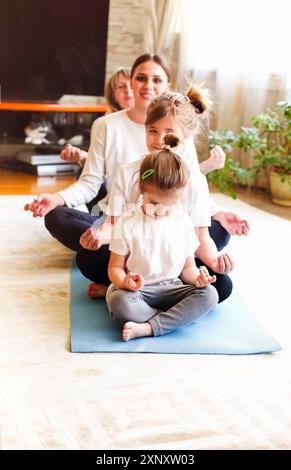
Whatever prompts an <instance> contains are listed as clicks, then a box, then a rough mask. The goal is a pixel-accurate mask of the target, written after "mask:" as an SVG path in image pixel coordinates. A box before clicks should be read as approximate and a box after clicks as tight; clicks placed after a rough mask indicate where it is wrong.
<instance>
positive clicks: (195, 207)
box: [105, 159, 211, 227]
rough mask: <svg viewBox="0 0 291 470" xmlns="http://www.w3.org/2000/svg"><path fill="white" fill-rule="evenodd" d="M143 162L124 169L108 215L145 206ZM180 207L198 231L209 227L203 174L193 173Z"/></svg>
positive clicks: (118, 175) (119, 172) (113, 189)
mask: <svg viewBox="0 0 291 470" xmlns="http://www.w3.org/2000/svg"><path fill="white" fill-rule="evenodd" d="M141 162H142V159H141V160H138V161H136V162H132V163H128V164H127V165H122V166H121V167H120V168H119V169H118V170H117V171H116V174H115V177H114V180H113V183H112V187H111V191H110V195H109V198H108V205H107V208H106V211H105V213H106V215H112V216H116V217H119V216H121V215H122V214H124V213H126V212H127V211H129V210H130V209H131V208H132V207H134V205H136V204H137V205H141V204H142V201H143V198H142V195H141V194H140V191H139V184H138V182H139V169H140V165H141ZM180 204H182V205H183V206H184V208H185V212H186V213H187V214H188V215H189V216H190V217H191V219H192V223H193V226H194V227H208V226H209V225H210V224H211V221H210V199H209V190H208V184H207V180H206V177H205V176H204V175H202V173H201V172H200V170H198V171H191V170H190V178H189V183H188V185H187V186H186V188H185V189H184V191H183V193H182V196H181V199H180Z"/></svg>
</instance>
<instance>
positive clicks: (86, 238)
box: [79, 227, 105, 251]
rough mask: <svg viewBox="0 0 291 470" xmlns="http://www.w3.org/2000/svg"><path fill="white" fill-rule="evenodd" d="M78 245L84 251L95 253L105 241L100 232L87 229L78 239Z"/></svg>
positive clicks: (90, 228) (91, 228)
mask: <svg viewBox="0 0 291 470" xmlns="http://www.w3.org/2000/svg"><path fill="white" fill-rule="evenodd" d="M79 241H80V245H81V246H82V247H83V248H85V249H86V250H91V251H97V250H99V248H100V247H101V246H102V245H104V244H105V243H104V242H105V240H104V239H103V234H102V231H101V230H98V229H95V228H93V227H89V228H88V229H87V230H86V231H85V232H84V233H83V234H82V235H81V237H80V240H79Z"/></svg>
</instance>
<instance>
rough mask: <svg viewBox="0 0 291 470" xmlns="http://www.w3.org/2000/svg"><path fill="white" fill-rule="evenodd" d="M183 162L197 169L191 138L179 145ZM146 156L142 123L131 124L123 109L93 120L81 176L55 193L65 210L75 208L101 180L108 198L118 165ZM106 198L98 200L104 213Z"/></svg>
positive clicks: (89, 198)
mask: <svg viewBox="0 0 291 470" xmlns="http://www.w3.org/2000/svg"><path fill="white" fill-rule="evenodd" d="M183 147H184V149H183V153H184V154H185V157H184V158H185V160H186V161H187V162H188V164H189V166H192V165H193V167H195V168H197V167H198V160H197V154H196V149H195V145H194V142H193V140H192V139H187V142H186V143H185V145H184V146H183ZM147 153H148V149H147V146H146V133H145V126H144V125H143V124H137V123H135V122H133V121H132V120H131V119H129V117H128V116H127V113H126V111H125V110H123V111H119V112H117V113H113V114H110V115H108V116H102V117H101V118H99V119H96V121H95V122H94V124H93V126H92V131H91V142H90V148H89V153H88V157H87V159H86V162H85V165H84V169H83V171H82V174H81V176H80V178H79V180H78V181H76V183H74V184H72V185H71V186H69V187H68V188H67V189H65V190H63V191H59V194H60V195H61V196H62V197H63V198H64V200H65V203H66V205H67V206H68V207H77V206H79V205H80V204H84V203H87V202H90V201H91V200H92V199H93V198H94V197H95V196H96V195H97V194H98V191H99V189H100V186H101V184H102V183H103V182H104V181H105V184H106V189H107V193H108V196H109V194H110V190H111V186H112V181H113V178H114V175H115V172H116V170H117V168H119V166H121V165H124V164H126V163H130V162H133V161H136V160H139V159H140V158H141V157H142V156H143V155H145V154H147ZM108 196H106V197H105V198H104V199H102V201H99V207H100V208H101V209H102V210H104V209H105V208H106V205H107V200H108Z"/></svg>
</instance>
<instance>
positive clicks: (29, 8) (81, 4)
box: [0, 0, 109, 101]
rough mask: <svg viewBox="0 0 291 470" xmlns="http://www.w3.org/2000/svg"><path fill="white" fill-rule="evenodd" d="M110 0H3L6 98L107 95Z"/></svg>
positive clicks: (0, 33)
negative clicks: (105, 81) (105, 88)
mask: <svg viewBox="0 0 291 470" xmlns="http://www.w3.org/2000/svg"><path fill="white" fill-rule="evenodd" d="M108 9H109V0H1V8H0V16H1V27H0V85H1V99H2V101H7V100H32V101H55V100H58V99H59V98H60V97H61V96H62V95H64V94H75V95H76V94H77V95H103V90H104V78H105V64H106V45H107V25H108Z"/></svg>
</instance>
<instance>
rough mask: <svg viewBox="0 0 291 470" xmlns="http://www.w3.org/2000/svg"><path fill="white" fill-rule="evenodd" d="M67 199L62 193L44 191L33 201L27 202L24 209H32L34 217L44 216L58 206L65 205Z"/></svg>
mask: <svg viewBox="0 0 291 470" xmlns="http://www.w3.org/2000/svg"><path fill="white" fill-rule="evenodd" d="M64 205H65V201H64V199H63V198H62V196H61V195H60V194H57V193H53V194H51V193H42V194H39V195H38V196H37V197H36V198H35V199H34V200H33V202H31V203H30V204H25V206H24V210H25V211H31V212H32V215H33V217H44V216H45V215H47V214H48V213H49V212H51V211H52V210H53V209H55V208H56V207H57V206H64Z"/></svg>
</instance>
